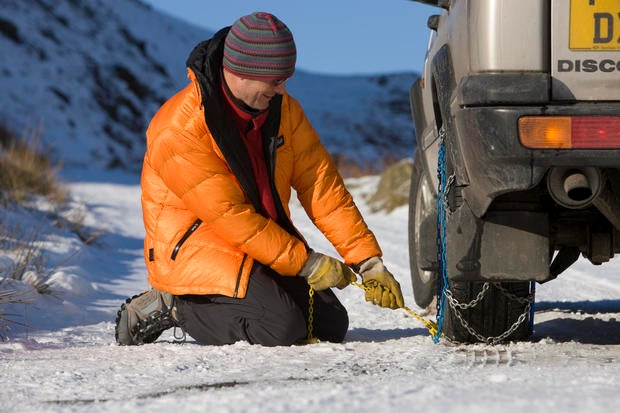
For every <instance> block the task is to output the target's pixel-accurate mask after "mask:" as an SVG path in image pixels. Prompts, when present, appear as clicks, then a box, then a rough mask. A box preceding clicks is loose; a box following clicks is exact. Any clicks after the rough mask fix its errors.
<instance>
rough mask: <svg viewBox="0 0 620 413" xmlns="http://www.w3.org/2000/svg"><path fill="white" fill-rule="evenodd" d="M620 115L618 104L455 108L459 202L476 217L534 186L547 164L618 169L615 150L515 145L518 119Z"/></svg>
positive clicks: (619, 161)
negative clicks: (461, 184)
mask: <svg viewBox="0 0 620 413" xmlns="http://www.w3.org/2000/svg"><path fill="white" fill-rule="evenodd" d="M587 115H608V116H620V102H608V103H575V104H570V105H544V106H543V105H540V106H516V105H515V106H474V107H467V106H466V107H461V108H460V109H458V110H457V111H456V113H455V114H454V126H455V129H456V131H455V132H456V134H455V136H456V137H457V139H458V146H459V147H460V152H461V155H462V163H463V169H464V173H465V174H466V176H465V177H464V178H465V179H464V181H465V182H464V183H465V184H466V186H465V187H464V188H463V195H464V198H465V199H467V202H468V204H469V206H470V208H471V209H472V212H473V213H474V215H476V216H478V217H481V216H482V215H484V213H485V212H486V210H487V208H488V207H489V205H490V203H491V202H492V200H493V199H494V198H496V197H497V196H499V195H501V194H505V193H509V192H514V191H523V190H527V189H530V188H533V187H535V186H536V185H538V184H539V183H540V181H541V180H542V179H543V177H544V176H545V174H546V172H547V170H548V169H549V168H550V167H551V166H571V165H576V166H596V167H601V168H620V149H587V150H586V149H570V150H555V149H545V150H541V149H535V150H533V149H528V148H526V147H524V146H523V145H521V143H520V141H519V132H518V120H519V118H520V117H522V116H587Z"/></svg>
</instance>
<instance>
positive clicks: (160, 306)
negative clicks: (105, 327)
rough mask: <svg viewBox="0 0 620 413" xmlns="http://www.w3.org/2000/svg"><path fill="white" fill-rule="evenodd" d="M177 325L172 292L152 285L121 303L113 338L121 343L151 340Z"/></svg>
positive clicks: (127, 344) (122, 344)
mask: <svg viewBox="0 0 620 413" xmlns="http://www.w3.org/2000/svg"><path fill="white" fill-rule="evenodd" d="M177 325H178V324H177V320H176V308H175V306H174V296H173V295H171V294H169V293H165V292H162V291H158V290H156V289H154V288H151V289H150V290H148V291H144V292H143V293H140V294H138V295H134V296H133V297H131V298H128V299H127V301H126V302H125V303H124V304H123V305H121V309H120V310H118V313H117V316H116V342H117V343H118V344H119V345H121V346H131V345H140V344H145V343H152V342H153V341H155V340H157V338H158V337H159V336H160V335H161V333H163V332H164V331H165V330H167V329H169V328H171V327H176V326H177Z"/></svg>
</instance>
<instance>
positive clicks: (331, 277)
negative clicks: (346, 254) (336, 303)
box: [299, 251, 356, 291]
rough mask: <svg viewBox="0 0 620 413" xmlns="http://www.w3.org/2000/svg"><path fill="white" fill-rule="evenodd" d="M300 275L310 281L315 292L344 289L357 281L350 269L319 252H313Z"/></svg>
mask: <svg viewBox="0 0 620 413" xmlns="http://www.w3.org/2000/svg"><path fill="white" fill-rule="evenodd" d="M299 275H300V276H302V277H304V278H306V279H307V280H308V284H309V285H310V287H312V288H313V289H314V290H315V291H321V290H326V289H328V288H332V287H338V288H340V289H343V288H344V287H346V286H347V285H349V284H351V283H352V282H353V281H355V280H356V277H355V274H354V273H353V271H351V269H350V268H349V267H347V266H346V265H344V264H343V263H342V262H340V261H338V260H337V259H335V258H332V257H330V256H327V255H323V254H321V253H318V252H314V251H313V252H311V253H310V255H309V256H308V259H307V260H306V263H305V264H304V266H303V267H302V268H301V271H299Z"/></svg>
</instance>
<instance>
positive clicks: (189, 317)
mask: <svg viewBox="0 0 620 413" xmlns="http://www.w3.org/2000/svg"><path fill="white" fill-rule="evenodd" d="M308 289H309V287H308V283H307V282H306V280H305V279H303V278H301V277H285V276H281V275H278V274H277V273H275V272H274V271H273V270H271V269H270V268H269V267H267V266H264V265H262V264H259V263H255V264H254V266H253V268H252V273H251V276H250V281H249V284H248V290H247V294H246V297H245V298H231V297H226V296H223V295H182V296H178V297H177V315H178V318H179V323H180V326H181V327H182V328H183V330H185V332H186V333H187V334H189V335H190V336H191V337H192V338H194V340H196V341H197V342H199V343H201V344H208V345H223V344H232V343H234V342H237V341H247V342H249V343H251V344H261V345H264V346H289V345H292V344H296V343H299V342H301V341H302V340H303V339H305V338H306V337H307V334H308V308H309V305H308V298H309V297H308ZM313 308H314V313H313V317H314V323H313V333H314V337H316V338H318V339H319V340H322V341H331V342H338V343H339V342H342V340H343V339H344V336H345V334H346V332H347V329H348V327H349V316H348V314H347V310H346V309H345V308H344V306H343V305H342V304H341V303H340V301H339V300H338V298H337V297H336V295H335V294H334V293H333V292H332V291H331V290H324V291H316V292H315V294H314V306H313Z"/></svg>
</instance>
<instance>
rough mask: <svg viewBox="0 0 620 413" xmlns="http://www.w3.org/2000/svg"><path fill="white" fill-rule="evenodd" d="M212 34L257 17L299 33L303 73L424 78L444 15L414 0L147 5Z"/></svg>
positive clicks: (181, 0)
mask: <svg viewBox="0 0 620 413" xmlns="http://www.w3.org/2000/svg"><path fill="white" fill-rule="evenodd" d="M143 1H145V2H146V3H148V4H151V5H152V6H153V7H155V8H157V9H160V10H162V11H165V12H167V13H169V14H172V15H174V16H176V17H179V18H181V19H184V20H187V21H189V22H192V23H194V24H196V25H198V26H202V27H205V28H207V29H210V30H212V31H217V30H218V29H220V28H222V27H225V26H230V25H231V24H233V23H234V22H235V20H236V19H238V18H239V17H241V16H244V15H246V14H250V13H252V12H254V11H267V12H270V13H272V14H274V15H276V16H277V17H278V18H279V19H280V20H282V21H283V22H284V23H285V24H286V25H287V26H288V27H289V28H290V29H291V31H292V32H293V36H294V38H295V43H296V45H297V67H298V68H300V69H302V70H306V71H310V72H314V73H324V74H376V73H390V72H403V71H404V72H411V71H415V72H421V71H422V66H423V63H424V55H425V51H426V45H427V43H428V28H427V27H426V21H427V19H428V17H429V16H430V15H432V14H436V13H439V12H440V11H441V9H439V8H436V7H432V6H427V5H423V4H420V3H416V2H413V1H408V0H313V1H304V2H302V1H295V0H262V1H256V0H255V1H251V0H225V1H213V0H211V1H208V2H205V1H204V0H143Z"/></svg>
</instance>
